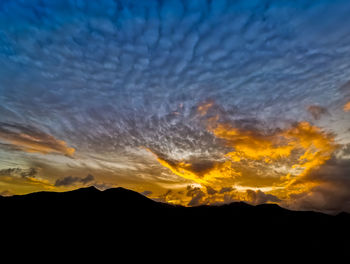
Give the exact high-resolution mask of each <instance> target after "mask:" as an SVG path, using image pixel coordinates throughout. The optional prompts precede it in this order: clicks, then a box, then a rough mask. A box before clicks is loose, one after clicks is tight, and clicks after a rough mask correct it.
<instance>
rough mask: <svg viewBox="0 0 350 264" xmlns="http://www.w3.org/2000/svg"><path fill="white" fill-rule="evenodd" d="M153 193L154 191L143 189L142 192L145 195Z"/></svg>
mask: <svg viewBox="0 0 350 264" xmlns="http://www.w3.org/2000/svg"><path fill="white" fill-rule="evenodd" d="M152 193H153V192H152V191H143V192H142V193H141V194H142V195H144V196H150V195H151V194H152Z"/></svg>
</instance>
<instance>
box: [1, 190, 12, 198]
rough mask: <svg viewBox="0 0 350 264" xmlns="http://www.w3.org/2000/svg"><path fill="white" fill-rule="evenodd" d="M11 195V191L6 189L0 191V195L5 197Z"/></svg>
mask: <svg viewBox="0 0 350 264" xmlns="http://www.w3.org/2000/svg"><path fill="white" fill-rule="evenodd" d="M12 195H13V193H12V192H10V191H7V190H5V191H0V196H3V197H7V196H12Z"/></svg>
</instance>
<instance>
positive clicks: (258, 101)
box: [0, 0, 350, 213]
mask: <svg viewBox="0 0 350 264" xmlns="http://www.w3.org/2000/svg"><path fill="white" fill-rule="evenodd" d="M349 14H350V1H348V0H319V1H312V0H309V1H307V0H294V1H292V0H226V1H225V0H212V1H210V0H188V1H185V0H182V1H180V0H162V1H161V0H159V1H156V0H143V1H140V0H128V1H127V0H124V1H123V0H119V1H118V0H103V1H102V0H100V1H88V0H86V1H84V0H55V1H54V0H25V1H23V0H8V1H5V0H4V1H0V195H3V196H9V195H14V194H26V193H31V192H36V191H43V190H46V191H66V190H72V189H76V188H80V187H84V186H90V185H94V186H96V187H97V188H99V189H106V188H111V187H117V186H122V187H125V188H129V189H132V190H135V191H138V192H140V193H143V194H144V195H146V196H148V197H150V198H152V199H155V200H158V201H163V202H168V203H174V204H181V205H186V206H195V205H201V204H222V203H230V202H234V201H246V202H249V203H252V204H260V203H267V202H270V203H277V204H279V205H281V206H283V207H286V208H289V209H294V210H317V211H322V212H327V213H334V212H340V211H347V212H350V27H349V25H350V16H349Z"/></svg>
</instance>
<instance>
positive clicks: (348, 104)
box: [343, 101, 350, 112]
mask: <svg viewBox="0 0 350 264" xmlns="http://www.w3.org/2000/svg"><path fill="white" fill-rule="evenodd" d="M343 110H344V112H349V111H350V101H349V102H347V103H346V104H345V105H344V107H343Z"/></svg>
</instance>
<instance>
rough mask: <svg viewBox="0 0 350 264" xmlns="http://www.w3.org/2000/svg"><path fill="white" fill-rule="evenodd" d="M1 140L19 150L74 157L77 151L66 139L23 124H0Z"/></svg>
mask: <svg viewBox="0 0 350 264" xmlns="http://www.w3.org/2000/svg"><path fill="white" fill-rule="evenodd" d="M0 140H3V141H5V142H8V143H10V144H11V145H13V146H14V147H15V149H17V150H22V151H25V152H30V153H42V154H49V153H54V154H62V155H65V156H68V157H73V154H74V152H75V149H74V148H71V147H68V145H67V143H66V142H65V141H63V140H58V139H56V138H55V137H53V136H51V135H49V134H46V133H44V132H42V131H39V130H37V129H34V128H27V127H23V126H21V125H10V124H0Z"/></svg>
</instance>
